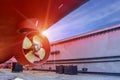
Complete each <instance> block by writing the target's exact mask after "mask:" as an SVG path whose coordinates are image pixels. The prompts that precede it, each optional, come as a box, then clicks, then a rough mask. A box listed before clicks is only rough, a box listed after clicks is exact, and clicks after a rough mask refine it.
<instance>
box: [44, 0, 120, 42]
mask: <svg viewBox="0 0 120 80" xmlns="http://www.w3.org/2000/svg"><path fill="white" fill-rule="evenodd" d="M119 23H120V0H90V1H88V2H87V3H85V4H83V5H82V6H80V7H79V8H78V9H76V10H74V11H73V12H71V13H70V14H69V15H67V16H66V17H64V18H63V19H61V20H60V21H58V22H57V23H56V24H54V25H53V26H51V27H50V28H49V29H48V30H47V31H46V36H47V37H48V39H49V41H50V42H54V41H57V40H61V39H64V38H68V37H71V36H75V35H79V34H84V33H86V32H91V31H94V30H97V29H101V28H105V27H109V26H112V25H115V24H119Z"/></svg>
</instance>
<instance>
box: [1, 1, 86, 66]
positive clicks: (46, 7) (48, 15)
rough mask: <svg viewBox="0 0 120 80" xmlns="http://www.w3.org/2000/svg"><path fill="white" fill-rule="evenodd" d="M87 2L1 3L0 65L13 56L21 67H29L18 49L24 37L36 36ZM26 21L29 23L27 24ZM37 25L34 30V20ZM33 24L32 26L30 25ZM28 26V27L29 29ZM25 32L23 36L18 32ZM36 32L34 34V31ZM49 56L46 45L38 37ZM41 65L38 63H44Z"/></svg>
mask: <svg viewBox="0 0 120 80" xmlns="http://www.w3.org/2000/svg"><path fill="white" fill-rule="evenodd" d="M86 1H87V0H69V1H68V0H0V63H3V62H5V61H7V60H9V59H10V58H11V57H13V56H16V59H17V60H18V61H19V62H20V63H21V64H23V65H25V64H31V63H29V62H28V61H27V60H26V59H25V57H24V53H23V51H22V48H21V44H22V41H23V38H24V37H25V36H26V35H29V34H38V30H39V31H43V30H45V29H47V28H49V27H50V26H51V25H53V24H54V23H56V22H57V21H58V20H60V19H61V18H63V17H64V16H66V15H67V14H68V13H70V12H71V11H72V10H74V9H75V8H77V7H78V6H80V5H82V4H83V3H85V2H86ZM29 20H30V21H32V22H30V23H29ZM36 20H38V21H39V24H38V27H37V28H36V27H35V26H34V25H35V24H34V23H35V21H36ZM32 23H33V26H31V24H32ZM29 25H30V26H29ZM24 31H26V32H27V33H26V34H21V32H24ZM34 31H36V32H34ZM40 37H41V39H42V40H43V44H44V47H45V48H46V50H47V52H48V55H46V58H45V59H44V60H43V62H44V61H46V59H47V58H48V56H49V49H47V48H48V47H49V42H48V40H47V38H45V37H43V36H41V35H40ZM43 62H41V63H43Z"/></svg>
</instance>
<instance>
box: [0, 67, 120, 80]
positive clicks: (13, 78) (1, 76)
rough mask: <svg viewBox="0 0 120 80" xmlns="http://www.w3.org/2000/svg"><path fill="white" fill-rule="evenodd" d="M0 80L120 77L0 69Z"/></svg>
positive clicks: (105, 79)
mask: <svg viewBox="0 0 120 80" xmlns="http://www.w3.org/2000/svg"><path fill="white" fill-rule="evenodd" d="M0 80H120V76H108V75H96V74H80V73H79V74H77V75H66V74H57V73H55V72H47V71H23V72H20V73H13V72H11V70H10V69H0Z"/></svg>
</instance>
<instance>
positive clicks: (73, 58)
mask: <svg viewBox="0 0 120 80" xmlns="http://www.w3.org/2000/svg"><path fill="white" fill-rule="evenodd" d="M58 65H77V67H78V70H82V68H84V67H86V68H88V71H92V72H112V73H120V68H119V67H120V25H115V26H111V27H108V28H104V29H101V30H97V31H93V32H89V33H86V34H83V35H78V36H74V37H71V38H68V39H64V40H60V41H57V42H54V43H52V44H51V56H50V57H49V60H48V61H47V63H45V64H44V65H42V66H38V67H37V66H36V67H35V68H39V69H52V70H55V66H58Z"/></svg>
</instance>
